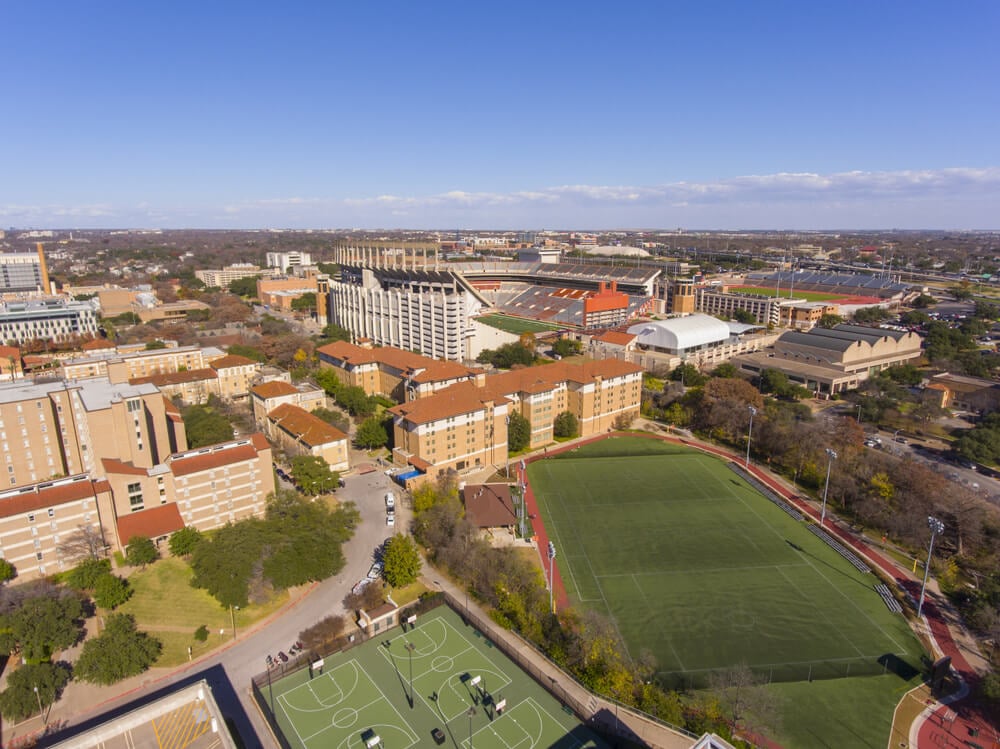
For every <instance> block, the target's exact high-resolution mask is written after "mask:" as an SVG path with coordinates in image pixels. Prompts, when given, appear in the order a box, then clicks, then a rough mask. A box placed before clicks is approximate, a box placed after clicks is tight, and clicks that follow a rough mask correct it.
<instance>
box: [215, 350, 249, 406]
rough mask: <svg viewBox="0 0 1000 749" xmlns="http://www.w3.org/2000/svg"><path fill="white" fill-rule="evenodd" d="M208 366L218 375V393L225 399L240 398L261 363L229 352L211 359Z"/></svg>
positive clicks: (242, 396)
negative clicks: (218, 357)
mask: <svg viewBox="0 0 1000 749" xmlns="http://www.w3.org/2000/svg"><path fill="white" fill-rule="evenodd" d="M209 366H210V367H211V368H212V369H214V370H215V372H216V374H217V375H218V377H219V394H220V395H221V396H222V397H223V398H226V399H227V400H242V399H243V398H246V397H247V396H248V395H249V394H250V387H251V384H252V382H253V380H254V378H255V377H256V376H257V374H258V372H260V368H261V366H262V365H261V363H260V362H259V361H254V360H253V359H248V358H247V357H245V356H236V355H235V354H229V355H227V356H224V357H222V358H221V359H216V360H214V361H212V362H211V363H210V364H209Z"/></svg>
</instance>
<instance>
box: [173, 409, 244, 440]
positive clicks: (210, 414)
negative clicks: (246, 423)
mask: <svg viewBox="0 0 1000 749" xmlns="http://www.w3.org/2000/svg"><path fill="white" fill-rule="evenodd" d="M181 417H182V418H183V419H184V429H185V431H186V432H187V440H188V447H190V448H192V449H193V448H196V447H204V446H205V445H217V444H218V443H220V442H226V441H227V440H231V439H232V438H233V425H232V424H231V423H230V422H229V419H227V418H226V417H225V416H223V415H222V414H220V413H218V412H217V411H216V410H215V409H214V408H212V407H211V406H207V405H200V404H199V405H194V406H188V407H187V408H185V409H184V410H183V411H182V412H181Z"/></svg>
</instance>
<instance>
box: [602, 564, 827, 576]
mask: <svg viewBox="0 0 1000 749" xmlns="http://www.w3.org/2000/svg"><path fill="white" fill-rule="evenodd" d="M808 566H809V565H807V564H806V563H805V562H801V563H799V564H752V565H746V566H744V565H740V566H738V567H712V568H710V569H702V568H701V567H699V568H697V569H686V570H661V571H652V572H609V573H608V574H606V575H598V577H599V578H602V579H603V578H605V577H635V576H637V575H638V576H640V577H651V576H654V575H687V576H690V575H695V574H701V573H703V572H704V573H708V574H714V573H716V572H740V571H743V570H770V569H774V568H776V567H788V568H792V569H794V568H795V567H808Z"/></svg>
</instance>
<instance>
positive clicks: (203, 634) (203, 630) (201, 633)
mask: <svg viewBox="0 0 1000 749" xmlns="http://www.w3.org/2000/svg"><path fill="white" fill-rule="evenodd" d="M194 639H196V640H197V641H198V642H208V627H206V626H205V625H204V624H202V625H201V626H200V627H198V629H196V630H195V631H194Z"/></svg>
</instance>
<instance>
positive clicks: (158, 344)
mask: <svg viewBox="0 0 1000 749" xmlns="http://www.w3.org/2000/svg"><path fill="white" fill-rule="evenodd" d="M166 347H167V344H165V343H164V342H163V341H161V340H159V339H157V340H155V341H149V342H148V343H147V344H146V351H159V350H160V349H165V348H166Z"/></svg>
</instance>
